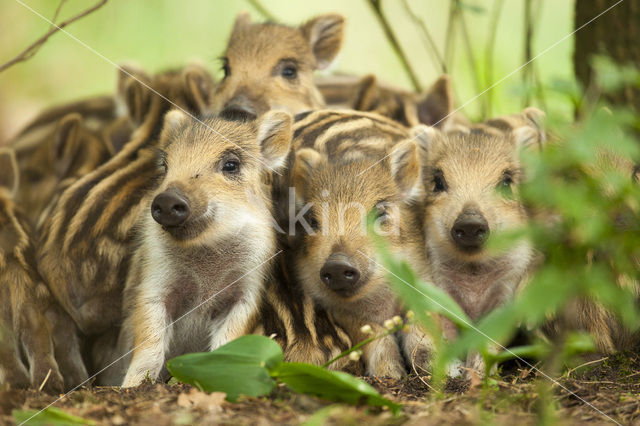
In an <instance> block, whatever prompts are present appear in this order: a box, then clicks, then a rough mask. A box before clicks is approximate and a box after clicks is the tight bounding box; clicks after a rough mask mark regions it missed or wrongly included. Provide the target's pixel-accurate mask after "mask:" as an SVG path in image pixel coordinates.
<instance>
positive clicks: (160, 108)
mask: <svg viewBox="0 0 640 426" xmlns="http://www.w3.org/2000/svg"><path fill="white" fill-rule="evenodd" d="M191 72H192V70H191V69H185V70H182V71H172V72H168V73H164V74H159V75H157V76H156V77H154V78H153V79H152V80H151V83H150V86H151V87H152V88H153V89H154V90H155V91H156V92H158V93H159V94H160V95H161V96H159V95H157V94H152V95H151V96H150V100H149V104H148V105H149V106H148V109H147V111H148V112H147V113H146V114H145V118H144V121H143V123H142V125H141V126H140V127H139V128H138V129H137V130H136V131H135V132H134V133H133V135H132V137H131V140H130V141H129V142H127V143H126V144H125V145H124V147H123V148H122V149H121V151H120V152H118V153H117V154H116V155H115V156H114V157H113V158H112V159H110V160H109V161H108V162H106V163H105V164H103V165H102V166H100V167H99V168H97V169H96V170H94V171H93V172H91V173H89V174H87V175H85V176H82V177H81V178H79V179H76V180H73V181H71V182H69V181H67V182H64V190H63V191H62V192H61V193H59V194H58V195H57V197H56V198H55V199H54V200H53V201H52V204H51V205H50V206H49V207H48V210H47V215H46V216H45V217H43V218H42V220H41V221H40V223H39V225H38V232H39V237H40V240H39V243H38V247H37V259H38V269H39V271H40V273H41V274H42V276H43V277H44V278H45V279H46V281H47V282H48V283H49V285H50V287H51V290H52V292H53V294H54V295H55V297H56V299H58V301H59V302H60V303H61V304H62V306H63V307H64V309H65V310H66V311H67V312H68V313H69V314H70V315H71V317H72V318H73V320H74V321H75V322H76V324H77V326H78V328H79V329H80V331H81V332H82V333H84V334H87V335H91V334H97V333H102V332H104V331H106V330H109V328H111V327H113V326H114V325H117V324H118V323H119V322H120V317H121V297H122V289H123V286H124V282H125V279H126V276H127V272H128V269H129V261H130V253H131V252H132V249H133V241H134V240H133V232H132V229H133V225H134V223H135V221H136V219H137V217H138V215H139V211H140V209H141V204H140V201H141V199H142V197H143V196H144V194H146V193H147V192H148V191H150V190H152V189H153V188H155V186H156V185H157V179H156V177H157V171H156V167H155V160H156V151H155V150H156V148H157V145H158V136H159V132H160V129H161V125H162V118H163V116H164V114H165V112H166V111H167V110H168V109H169V108H170V107H171V106H172V104H170V103H169V102H168V101H167V100H166V99H169V100H171V101H172V102H173V103H174V104H177V105H179V106H181V107H182V108H187V109H189V108H196V109H195V110H194V109H192V110H191V111H192V112H193V113H196V114H199V113H201V112H202V111H200V108H201V106H202V105H198V104H194V103H193V102H192V101H191V100H192V99H194V98H199V99H201V98H203V97H206V96H208V94H209V93H210V88H209V87H195V88H194V87H193V86H192V85H189V84H188V82H189V78H188V75H189V73H191ZM201 72H202V73H203V74H206V72H205V71H201ZM194 89H195V90H196V91H199V92H200V91H201V92H203V93H193V90H194ZM147 90H148V89H147V88H146V87H144V86H142V87H140V88H139V91H141V92H145V91H147ZM165 98H166V99H165Z"/></svg>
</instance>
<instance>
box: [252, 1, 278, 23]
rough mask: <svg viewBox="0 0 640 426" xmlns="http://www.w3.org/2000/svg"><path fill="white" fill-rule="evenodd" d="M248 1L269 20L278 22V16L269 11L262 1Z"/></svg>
mask: <svg viewBox="0 0 640 426" xmlns="http://www.w3.org/2000/svg"><path fill="white" fill-rule="evenodd" d="M247 3H249V4H250V5H251V7H253V8H254V9H255V10H256V11H257V12H258V13H259V14H260V15H262V16H264V17H265V19H267V20H268V21H273V22H276V21H277V19H276V17H275V16H274V15H273V14H272V13H271V12H269V11H268V10H267V9H266V8H265V7H264V6H263V5H262V3H260V0H247Z"/></svg>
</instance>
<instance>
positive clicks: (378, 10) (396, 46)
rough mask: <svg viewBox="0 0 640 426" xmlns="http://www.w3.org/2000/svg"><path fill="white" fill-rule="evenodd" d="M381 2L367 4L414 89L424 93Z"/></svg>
mask: <svg viewBox="0 0 640 426" xmlns="http://www.w3.org/2000/svg"><path fill="white" fill-rule="evenodd" d="M381 1H382V0H368V2H367V3H368V4H369V6H371V10H372V11H373V13H374V14H375V15H376V18H377V19H378V22H379V23H380V25H381V26H382V30H383V31H384V35H385V36H386V37H387V40H388V41H389V44H390V45H391V47H392V48H393V51H394V52H395V54H396V56H397V57H398V59H399V60H400V62H401V63H402V66H403V67H404V70H405V72H406V73H407V76H408V77H409V80H411V84H412V85H413V89H414V90H415V91H417V92H421V91H422V85H421V84H420V81H419V80H418V76H417V74H416V73H415V71H414V70H413V68H412V67H411V64H410V63H409V59H408V58H407V55H406V54H405V53H404V51H403V50H402V46H400V43H398V40H397V39H396V36H395V35H394V34H393V31H392V30H391V26H390V25H389V22H388V21H387V18H386V17H385V16H384V13H383V12H382V5H381Z"/></svg>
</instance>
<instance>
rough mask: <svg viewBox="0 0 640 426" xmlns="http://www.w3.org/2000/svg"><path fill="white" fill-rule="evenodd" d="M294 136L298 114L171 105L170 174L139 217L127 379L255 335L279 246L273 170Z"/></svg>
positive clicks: (165, 162) (164, 156) (124, 338)
mask: <svg viewBox="0 0 640 426" xmlns="http://www.w3.org/2000/svg"><path fill="white" fill-rule="evenodd" d="M290 143H291V117H290V116H289V115H288V114H287V113H284V112H269V113H267V114H265V115H263V116H261V117H259V119H258V120H257V121H255V122H236V121H228V120H225V119H221V118H217V117H214V116H211V117H205V118H204V119H203V120H202V123H201V122H198V121H196V120H194V119H192V118H189V117H187V116H186V115H185V114H183V113H181V112H179V111H173V112H170V113H169V114H168V115H167V117H166V119H165V126H164V129H163V131H162V136H161V146H163V152H162V153H161V154H160V156H159V161H158V167H159V170H160V172H161V173H162V174H163V177H162V181H161V183H160V184H159V186H158V188H157V189H156V190H155V191H154V192H153V193H152V194H150V196H149V197H148V199H147V200H146V202H145V204H146V206H147V208H146V209H144V211H143V213H142V217H141V219H140V224H139V234H140V239H139V240H140V241H139V246H138V248H137V250H136V252H135V254H134V258H133V261H132V268H131V270H130V272H129V276H128V279H127V284H126V288H125V297H124V301H125V307H124V309H125V315H126V320H125V323H124V326H123V329H122V334H121V345H122V347H125V346H129V347H132V348H133V354H132V359H131V364H130V366H129V368H128V371H127V373H126V377H125V378H124V386H135V385H138V384H140V383H141V382H142V381H143V380H144V379H145V377H150V378H151V379H158V378H159V377H161V376H162V370H163V366H164V364H165V361H166V360H167V359H169V358H171V357H174V356H177V355H181V354H184V353H187V352H194V351H204V350H213V349H215V348H217V347H219V346H221V345H223V344H225V343H227V342H228V341H230V340H233V339H234V338H237V337H239V336H242V335H244V334H247V333H248V332H249V327H250V326H251V325H252V324H253V322H254V319H255V318H254V317H255V315H256V314H257V309H258V304H259V301H260V298H261V292H262V289H263V283H264V280H265V276H266V275H268V273H269V271H270V266H271V265H270V260H271V259H272V258H273V257H274V255H275V254H276V241H275V228H274V227H273V226H272V214H271V189H270V188H271V187H270V184H269V182H270V181H271V179H270V174H271V173H273V172H274V171H276V170H278V169H280V168H281V167H282V166H283V165H284V163H285V159H286V156H287V154H288V152H289V146H290Z"/></svg>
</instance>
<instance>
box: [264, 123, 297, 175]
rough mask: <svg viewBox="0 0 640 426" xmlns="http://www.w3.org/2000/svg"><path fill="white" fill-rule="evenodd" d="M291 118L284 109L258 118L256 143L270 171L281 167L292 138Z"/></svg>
mask: <svg viewBox="0 0 640 426" xmlns="http://www.w3.org/2000/svg"><path fill="white" fill-rule="evenodd" d="M292 125H293V119H292V118H291V115H290V114H289V113H287V112H284V111H270V112H267V113H266V114H264V115H262V116H261V117H260V118H259V119H258V144H260V147H261V151H262V158H263V159H264V163H265V165H266V166H267V167H268V168H269V169H271V171H275V172H277V171H278V170H280V169H282V168H283V167H284V166H285V164H286V161H287V155H288V154H289V150H290V149H291V140H292V139H293V130H292Z"/></svg>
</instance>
